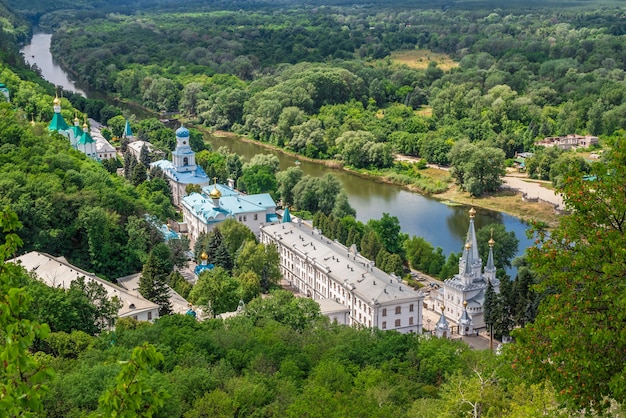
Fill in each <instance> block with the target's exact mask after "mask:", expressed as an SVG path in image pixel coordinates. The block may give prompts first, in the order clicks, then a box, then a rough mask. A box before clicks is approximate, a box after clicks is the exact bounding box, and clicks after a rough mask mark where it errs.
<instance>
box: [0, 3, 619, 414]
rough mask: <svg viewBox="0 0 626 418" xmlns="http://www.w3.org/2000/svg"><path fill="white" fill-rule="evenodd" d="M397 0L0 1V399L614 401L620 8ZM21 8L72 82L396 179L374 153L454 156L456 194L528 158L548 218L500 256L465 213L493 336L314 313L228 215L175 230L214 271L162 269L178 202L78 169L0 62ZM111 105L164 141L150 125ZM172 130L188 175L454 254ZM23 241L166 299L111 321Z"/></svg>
mask: <svg viewBox="0 0 626 418" xmlns="http://www.w3.org/2000/svg"><path fill="white" fill-rule="evenodd" d="M395 3H396V2H390V1H378V2H368V3H367V4H353V2H347V1H331V2H316V1H312V2H307V3H294V2H285V1H278V2H265V1H237V2H220V1H217V2H210V3H208V2H205V1H199V0H187V1H179V2H171V1H168V0H142V1H128V0H116V1H96V0H94V1H91V0H79V1H74V2H68V1H65V0H60V1H57V2H53V3H52V2H48V1H40V0H32V1H29V2H18V1H14V0H0V23H1V29H2V30H1V31H0V81H1V82H2V83H4V84H6V85H7V87H8V88H9V89H10V91H11V101H10V103H2V104H0V173H1V176H0V312H1V314H0V359H1V360H2V367H0V417H1V416H49V417H85V416H90V417H98V416H102V417H109V416H121V417H135V416H145V417H151V416H154V417H179V416H180V417H205V416H219V417H251V416H258V417H269V416H276V417H283V416H289V417H320V418H321V417H324V418H325V417H335V416H336V417H351V416H354V417H364V416H373V417H376V416H380V417H390V416H398V417H404V416H406V417H464V416H472V417H483V416H484V417H533V416H563V417H578V416H580V417H583V416H593V417H616V416H625V414H626V408H625V407H624V403H625V402H626V391H625V389H624V388H626V381H625V380H626V368H625V367H624V365H625V364H626V354H625V353H626V335H624V330H623V326H622V324H623V323H624V321H625V320H626V318H625V315H626V310H625V309H624V306H626V289H625V288H624V284H623V278H624V277H625V275H626V251H625V249H626V237H625V230H624V222H625V220H626V188H625V187H624V184H625V182H624V179H625V178H626V172H625V170H626V142H625V141H624V140H625V139H626V138H625V129H626V119H625V118H626V82H625V80H624V75H625V73H624V72H625V70H626V50H625V48H626V47H625V45H626V43H625V42H624V41H625V38H626V23H625V22H626V21H624V19H623V16H624V15H625V14H626V10H625V9H623V7H622V8H620V5H619V3H618V2H613V1H596V2H590V1H582V0H581V1H570V2H567V3H566V2H556V1H543V2H535V1H526V2H510V3H511V4H507V5H506V6H504V5H502V4H500V3H501V2H491V1H469V0H466V1H441V2H422V1H409V2H403V3H402V4H395ZM33 25H39V26H40V27H41V28H44V29H46V30H52V31H54V37H53V45H52V47H53V52H54V54H55V56H56V57H57V58H58V59H59V60H60V61H61V62H62V63H63V65H64V66H65V67H66V69H68V70H69V71H71V72H73V73H75V74H76V75H77V76H78V77H80V78H81V79H82V81H84V82H86V83H88V84H89V85H90V86H92V87H93V88H96V89H100V90H102V91H106V92H108V93H109V94H111V95H114V96H117V97H118V98H120V99H122V100H128V101H133V102H136V103H138V104H140V105H142V106H145V107H146V108H149V109H151V110H153V111H155V112H174V113H176V114H178V115H180V117H181V118H184V119H185V120H186V121H188V123H189V124H190V125H192V124H193V125H196V126H204V127H206V128H207V129H212V130H226V131H232V132H235V133H239V134H243V135H246V136H248V137H249V138H252V139H254V140H258V141H262V142H267V143H270V144H272V145H275V146H278V147H283V148H285V149H287V150H289V151H293V152H297V153H300V154H301V155H303V156H306V157H310V158H318V159H332V160H338V161H340V162H341V164H344V165H346V166H349V167H353V168H355V169H359V170H367V171H368V172H378V173H380V172H383V171H384V170H391V171H393V172H395V175H396V177H397V178H398V179H400V178H402V179H403V180H398V181H404V182H412V181H415V178H416V177H417V178H419V177H420V174H419V173H420V171H419V168H418V167H417V166H413V165H410V164H406V163H405V164H399V163H394V160H393V154H394V153H402V154H407V155H411V156H416V157H421V158H423V159H424V160H425V161H427V162H429V163H436V164H441V165H451V166H452V168H453V171H452V178H453V180H454V181H456V182H457V183H458V184H459V185H460V186H461V187H462V188H464V189H465V190H467V191H468V192H469V193H471V194H472V195H476V196H477V195H480V194H482V193H485V192H489V191H490V190H493V188H494V187H497V186H499V183H498V176H499V173H500V172H501V170H502V169H503V167H504V165H505V161H506V159H510V158H512V157H513V156H514V155H515V153H516V152H522V151H534V152H535V156H534V157H533V158H532V159H530V160H529V162H528V170H529V174H530V175H531V176H533V177H537V178H542V179H545V180H551V181H552V182H553V183H554V185H555V187H558V188H560V190H561V191H562V193H563V195H564V197H565V200H566V204H567V207H568V209H569V212H570V213H569V214H568V215H564V216H562V217H561V221H560V223H559V225H558V226H556V227H554V228H552V229H550V230H546V229H545V225H542V224H540V223H538V224H536V225H534V227H533V228H534V230H533V232H534V233H536V236H537V241H536V245H535V246H533V247H532V248H529V249H528V250H527V253H526V255H525V256H524V257H523V258H520V259H517V260H512V259H511V258H512V256H513V254H515V250H514V248H516V247H517V240H516V239H515V237H514V236H510V235H509V234H507V233H506V231H505V230H504V229H503V228H502V229H501V230H500V229H496V230H491V231H490V230H487V229H484V230H480V231H478V234H479V235H480V236H481V237H482V238H485V239H481V242H486V238H487V237H489V236H495V240H496V242H497V243H498V247H497V248H494V251H495V257H496V258H497V263H498V267H499V268H504V267H505V266H509V265H511V263H515V264H516V265H517V266H518V276H517V277H516V278H513V280H511V281H507V282H506V283H505V284H503V286H502V292H501V294H500V295H491V296H490V297H489V302H488V303H489V307H488V308H487V310H488V312H487V317H486V320H487V322H488V323H490V324H492V325H493V326H494V330H495V333H496V335H509V333H510V335H511V336H512V337H513V343H512V344H504V345H503V346H502V347H501V349H500V350H498V352H497V353H492V352H491V351H488V350H487V351H476V350H472V349H471V348H470V347H469V346H467V345H466V344H463V343H461V342H458V341H450V340H447V339H437V338H434V337H432V336H428V335H417V334H408V335H403V334H399V333H395V332H385V331H380V330H372V329H356V328H349V327H344V326H340V325H337V324H333V323H329V321H328V319H327V318H325V317H323V316H322V315H321V314H320V312H319V307H318V305H317V304H316V303H315V302H313V301H311V300H309V299H305V298H296V297H294V296H293V295H292V294H291V293H288V292H284V291H281V290H279V289H277V286H276V283H277V281H278V279H279V276H280V274H279V270H278V263H277V258H278V254H277V253H276V251H275V250H273V247H266V246H264V245H263V244H259V243H258V242H256V241H255V239H254V236H253V234H252V233H251V232H250V231H249V230H246V228H241V227H240V225H239V224H237V223H236V222H229V223H224V224H223V226H221V227H220V228H218V229H216V230H215V231H214V232H212V233H211V234H209V235H207V236H205V237H203V238H202V239H201V240H199V241H198V242H197V243H196V245H195V248H193V249H192V250H193V252H194V254H195V256H196V258H199V257H200V254H201V253H203V252H205V253H208V254H210V257H211V260H215V261H216V266H217V267H216V268H215V269H214V270H213V271H212V272H211V273H209V274H203V275H202V276H201V277H200V279H199V281H198V283H197V284H196V285H195V286H193V287H192V286H191V285H190V284H189V283H188V282H186V281H185V280H184V279H183V278H182V276H180V274H177V273H176V272H173V268H174V266H175V265H183V264H184V263H185V260H186V258H185V256H184V254H183V253H184V252H185V251H186V250H187V249H188V242H185V241H184V240H174V241H168V242H167V243H166V242H164V239H163V237H162V235H161V234H160V233H159V232H158V230H157V229H156V228H155V222H164V221H166V220H167V219H176V218H177V216H179V215H178V214H177V213H176V211H175V208H174V206H173V205H172V203H171V202H172V200H171V192H170V190H169V187H168V185H167V182H166V181H165V179H164V178H163V176H162V175H161V174H160V173H158V172H155V171H153V172H150V173H147V170H146V168H147V166H148V164H149V162H150V158H153V157H154V156H150V155H147V154H144V155H142V157H141V158H140V159H139V160H140V161H137V160H134V158H133V159H131V158H130V157H128V155H129V154H126V157H125V158H124V161H123V164H122V161H117V162H115V161H113V162H112V163H99V162H96V161H92V160H90V159H88V158H86V157H85V156H84V155H83V154H82V153H80V152H77V151H75V150H72V149H71V147H70V145H69V143H68V142H67V140H66V139H64V138H63V137H62V136H60V135H58V134H56V133H50V132H49V131H48V129H47V123H48V121H49V120H50V118H51V117H52V114H53V110H52V100H53V98H54V96H55V93H56V92H55V88H54V86H51V85H50V84H49V83H47V82H45V81H44V80H42V79H41V78H40V77H38V74H37V71H36V68H28V66H26V65H25V64H24V62H23V57H21V56H20V55H19V53H18V45H19V44H20V43H24V42H25V41H27V39H28V37H29V36H30V34H31V33H32V27H33ZM399 53H401V54H400V55H398V54H399ZM430 54H432V55H430ZM398 56H404V57H409V59H408V60H407V59H404V60H400V59H398ZM443 56H445V57H447V58H446V60H443V59H442V58H441V57H443ZM412 57H415V58H412ZM416 57H419V58H416ZM431 58H432V59H431ZM411 60H412V61H411ZM420 60H421V61H420ZM64 96H65V97H63V98H62V108H63V115H64V117H65V119H66V120H72V119H73V118H74V117H79V119H82V118H83V117H84V116H87V115H89V116H93V117H95V118H96V119H98V120H101V121H103V122H106V123H107V125H108V129H109V132H108V133H107V135H110V136H119V135H120V133H121V130H122V129H123V123H124V119H125V118H124V116H123V112H122V111H121V110H120V109H117V108H116V107H114V106H111V105H107V104H106V103H105V102H104V101H102V100H90V99H84V98H81V97H80V96H78V95H72V94H70V95H67V94H66V95H64ZM131 119H132V122H133V129H135V131H136V132H137V135H138V137H140V138H142V139H147V140H150V141H151V142H152V143H153V144H155V146H156V147H157V148H158V149H159V150H161V151H163V152H164V155H166V156H167V155H168V152H169V151H170V150H172V148H173V147H174V144H175V142H174V135H173V132H172V131H171V129H168V128H167V127H166V126H164V125H163V124H162V123H161V122H159V120H158V119H156V118H152V119H145V120H142V121H137V120H135V119H133V118H131ZM570 133H577V134H590V135H597V136H599V137H600V144H601V147H602V148H603V151H604V152H603V153H602V158H601V159H599V160H597V161H594V162H590V161H587V160H584V159H583V158H582V157H581V156H579V155H578V154H577V153H572V152H567V153H564V152H561V151H558V150H556V149H549V150H546V151H541V150H538V149H535V148H534V142H535V141H536V140H538V139H542V138H543V137H545V136H553V135H562V134H570ZM190 142H191V144H192V146H193V147H194V150H195V151H196V152H197V153H198V154H197V160H198V163H199V164H200V165H201V166H202V167H203V168H205V170H206V172H207V174H209V175H210V176H211V177H217V178H219V180H220V181H225V179H226V178H229V177H230V178H234V179H236V180H237V186H238V188H239V189H241V190H244V191H248V192H249V193H259V192H270V193H272V195H273V196H274V197H276V198H280V199H281V200H282V201H283V202H284V203H285V204H291V205H293V206H294V207H295V208H297V209H299V210H300V211H301V213H303V214H310V216H311V217H312V218H313V220H314V222H315V225H316V226H317V227H319V228H320V229H321V230H322V231H323V232H324V234H325V235H327V236H328V237H330V238H333V239H337V240H339V241H340V242H342V243H345V244H347V245H350V244H356V245H357V246H358V248H359V250H360V252H361V253H362V254H364V255H366V256H368V257H370V258H371V259H374V260H375V261H376V265H377V266H380V268H382V269H384V270H385V271H388V272H397V273H399V274H400V273H402V272H404V270H405V267H406V266H407V265H409V266H411V267H413V268H416V269H419V270H421V271H425V272H430V273H432V274H435V275H440V276H441V277H444V278H445V277H447V276H448V275H449V274H450V273H451V272H453V271H454V269H455V268H458V255H455V254H451V255H450V256H449V257H448V258H446V257H445V256H444V255H443V254H442V253H441V251H438V250H437V249H434V248H432V246H431V245H430V244H429V243H427V242H426V241H424V240H423V239H422V238H420V237H408V236H406V235H405V234H402V233H401V231H400V227H399V223H398V220H397V219H396V218H394V217H391V216H389V215H388V214H383V217H382V218H381V219H379V220H376V219H372V220H370V221H369V222H367V223H366V224H363V223H361V222H357V221H355V220H354V210H353V209H352V208H351V207H350V205H349V203H348V202H347V198H346V197H345V194H344V193H342V191H341V187H340V185H339V184H338V182H337V180H336V179H334V178H333V177H332V176H327V177H325V178H323V179H319V180H317V181H314V180H313V179H311V178H309V177H307V176H304V175H303V174H302V172H301V170H299V168H298V167H294V168H290V169H289V170H286V171H284V172H280V171H278V163H277V161H275V160H274V159H273V158H272V157H269V156H263V155H260V156H257V157H255V159H252V160H251V161H248V162H242V161H241V159H240V158H239V157H238V156H237V155H235V154H232V153H229V152H228V151H227V150H224V149H221V150H211V149H210V147H208V146H207V145H206V144H204V142H203V139H202V133H201V132H200V131H197V130H194V129H191V141H190ZM118 145H119V146H120V147H121V148H124V147H126V146H127V144H126V143H124V142H120V143H118ZM486 162H488V163H489V164H486ZM486 165H489V168H490V169H491V170H487V169H486V168H485V166H486ZM122 166H123V167H124V168H125V169H126V170H125V173H124V174H125V175H124V176H120V175H117V174H116V171H117V169H118V168H121V167H122ZM468 173H469V174H468ZM402 176H405V177H402ZM479 180H480V181H479ZM419 186H420V188H421V189H423V190H424V191H426V192H435V191H436V190H439V189H441V188H445V187H447V185H446V184H436V183H433V182H431V181H429V182H422V183H420V185H419ZM329 196H332V199H331V198H329ZM146 215H150V216H146ZM33 250H35V251H43V252H47V253H50V254H54V255H55V256H57V255H61V256H64V257H66V258H67V260H68V261H70V262H71V263H73V264H75V265H77V266H79V267H81V268H83V269H85V270H88V271H91V272H94V273H95V274H97V275H98V276H100V277H103V278H105V279H108V280H114V279H115V278H117V277H120V276H124V275H128V274H132V273H136V272H139V271H142V272H143V276H144V277H146V278H147V279H149V280H147V279H144V280H143V281H142V283H141V284H140V287H141V291H142V292H146V294H151V295H152V296H151V300H154V301H155V302H157V303H159V305H160V307H161V309H160V311H161V314H162V317H161V318H160V319H158V320H157V321H155V322H154V323H144V322H137V321H135V320H132V319H121V320H117V321H116V315H115V314H116V312H117V305H116V302H115V300H108V299H107V298H106V297H105V296H104V294H103V290H102V288H99V287H98V286H93V285H91V284H89V283H86V282H85V281H82V280H77V281H75V282H74V283H73V284H72V286H71V287H70V288H69V289H60V288H49V287H47V286H44V285H43V284H42V283H40V282H39V281H38V280H37V279H36V278H35V277H34V275H33V274H32V273H28V272H26V271H24V269H22V268H21V267H20V266H17V265H15V264H13V263H9V262H7V261H8V260H10V259H11V258H13V257H14V256H16V255H19V254H23V253H25V252H28V251H33ZM480 251H481V254H482V253H484V252H485V251H487V248H486V247H485V248H481V249H480ZM165 283H167V284H169V285H170V286H172V287H173V288H174V289H176V290H177V291H178V292H179V293H180V294H181V295H183V296H185V297H187V298H188V299H189V300H190V301H191V302H193V303H194V304H195V305H197V306H211V307H212V309H213V313H214V314H217V313H221V312H228V311H232V310H234V309H235V308H236V307H237V305H238V302H239V300H243V301H245V309H244V312H243V314H241V315H239V316H236V317H234V318H230V319H227V320H221V319H208V320H205V321H202V322H199V321H196V320H195V319H194V318H192V317H190V316H186V315H177V314H173V315H169V314H168V312H169V309H170V306H169V305H168V303H167V301H163V299H162V296H163V295H162V292H161V290H159V289H162V286H163V284H165ZM261 293H263V297H258V296H259V295H260V294H261ZM113 324H115V328H114V330H112V329H111V328H110V327H111V325H113Z"/></svg>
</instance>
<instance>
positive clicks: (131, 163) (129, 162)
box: [124, 152, 137, 180]
mask: <svg viewBox="0 0 626 418" xmlns="http://www.w3.org/2000/svg"><path fill="white" fill-rule="evenodd" d="M136 165H137V159H135V156H134V155H133V154H131V153H130V152H125V153H124V177H126V179H127V180H130V178H131V176H132V175H133V171H134V169H135V166H136Z"/></svg>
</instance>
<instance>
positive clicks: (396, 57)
mask: <svg viewBox="0 0 626 418" xmlns="http://www.w3.org/2000/svg"><path fill="white" fill-rule="evenodd" d="M391 61H392V62H394V63H397V64H404V65H406V66H407V67H410V68H417V69H426V68H427V67H428V63H429V62H431V61H435V62H436V63H437V66H438V67H439V68H441V69H442V70H444V71H449V70H450V69H451V68H454V67H458V66H459V63H458V62H456V61H454V60H453V59H452V58H450V57H449V56H448V55H446V54H441V53H439V52H432V51H430V50H428V49H413V50H410V51H395V52H392V53H391Z"/></svg>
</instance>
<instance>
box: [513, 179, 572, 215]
mask: <svg viewBox="0 0 626 418" xmlns="http://www.w3.org/2000/svg"><path fill="white" fill-rule="evenodd" d="M502 180H503V186H504V187H508V188H509V189H513V190H517V191H518V192H520V193H523V194H524V197H525V198H526V199H527V200H537V199H538V200H541V201H543V202H547V203H549V204H551V205H553V206H554V207H555V209H557V210H565V205H564V203H563V196H562V195H561V194H560V193H556V192H555V191H554V190H550V189H548V188H545V187H543V186H542V183H541V182H537V181H528V179H527V178H524V177H521V178H520V177H517V176H510V175H507V176H505V177H504V178H503V179H502Z"/></svg>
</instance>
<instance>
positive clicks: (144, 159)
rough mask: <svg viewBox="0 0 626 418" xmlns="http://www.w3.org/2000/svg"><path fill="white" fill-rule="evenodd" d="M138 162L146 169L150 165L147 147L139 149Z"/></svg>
mask: <svg viewBox="0 0 626 418" xmlns="http://www.w3.org/2000/svg"><path fill="white" fill-rule="evenodd" d="M139 162H140V163H143V165H145V166H146V167H148V166H149V165H150V154H149V153H148V147H147V146H145V145H144V146H143V147H141V151H140V152H139Z"/></svg>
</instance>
